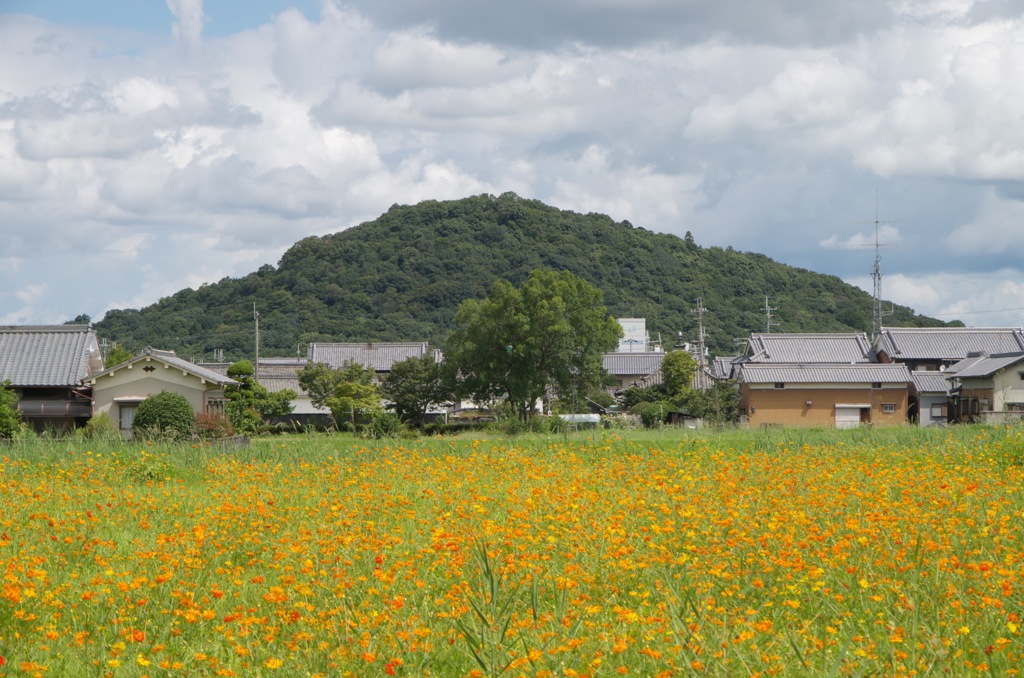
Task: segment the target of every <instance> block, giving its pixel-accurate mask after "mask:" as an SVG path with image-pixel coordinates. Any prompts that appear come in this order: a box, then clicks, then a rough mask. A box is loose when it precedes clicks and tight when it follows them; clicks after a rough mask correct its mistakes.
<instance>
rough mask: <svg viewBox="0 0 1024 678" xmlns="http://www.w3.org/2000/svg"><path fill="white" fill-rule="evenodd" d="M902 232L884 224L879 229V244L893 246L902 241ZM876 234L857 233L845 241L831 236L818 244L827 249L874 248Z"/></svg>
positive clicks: (836, 236)
mask: <svg viewBox="0 0 1024 678" xmlns="http://www.w3.org/2000/svg"><path fill="white" fill-rule="evenodd" d="M900 239H901V238H900V230H899V229H898V228H896V227H895V226H891V225H889V224H882V225H880V226H879V227H878V241H877V242H878V244H879V245H881V246H883V247H884V246H886V245H891V244H894V243H898V242H899V241H900ZM875 242H876V241H875V234H874V233H871V232H864V233H855V234H854V235H851V236H850V237H848V238H846V239H845V240H843V239H841V238H840V237H839V236H838V235H835V234H833V235H831V236H829V237H828V238H826V239H825V240H822V241H821V242H819V243H818V246H819V247H823V248H825V249H833V250H835V249H851V248H857V247H861V248H863V247H874V246H875Z"/></svg>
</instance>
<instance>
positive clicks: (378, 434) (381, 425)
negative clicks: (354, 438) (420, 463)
mask: <svg viewBox="0 0 1024 678" xmlns="http://www.w3.org/2000/svg"><path fill="white" fill-rule="evenodd" d="M404 430H405V426H404V425H403V424H402V420H401V418H400V417H399V416H398V415H397V414H395V413H394V412H378V413H377V414H375V415H373V418H372V419H371V420H370V424H369V426H367V427H366V428H365V429H363V436H364V437H366V438H377V439H379V438H395V437H397V436H399V435H400V434H401V433H402V431H404Z"/></svg>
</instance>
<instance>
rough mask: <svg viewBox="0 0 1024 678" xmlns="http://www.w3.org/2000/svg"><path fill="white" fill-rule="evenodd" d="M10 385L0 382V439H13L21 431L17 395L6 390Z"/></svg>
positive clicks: (6, 382) (7, 382)
mask: <svg viewBox="0 0 1024 678" xmlns="http://www.w3.org/2000/svg"><path fill="white" fill-rule="evenodd" d="M10 384H11V382H9V381H0V438H13V437H14V436H15V435H16V434H17V433H18V431H20V430H21V412H19V411H18V394H17V393H16V392H14V391H13V390H11V389H10V388H8V386H10Z"/></svg>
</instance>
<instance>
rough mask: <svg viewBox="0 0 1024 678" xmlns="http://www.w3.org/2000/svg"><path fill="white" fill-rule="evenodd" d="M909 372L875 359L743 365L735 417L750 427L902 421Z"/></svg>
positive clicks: (845, 426) (837, 425)
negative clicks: (848, 361) (871, 360)
mask: <svg viewBox="0 0 1024 678" xmlns="http://www.w3.org/2000/svg"><path fill="white" fill-rule="evenodd" d="M910 382H911V379H910V372H909V371H908V370H907V368H906V366H904V365H882V364H878V363H854V364H850V363H813V364H799V363H782V364H756V363H747V364H744V365H743V366H742V369H741V370H740V371H739V379H738V383H739V388H740V403H739V408H740V421H741V422H745V423H747V424H748V425H751V426H803V427H806V426H822V427H832V426H834V427H835V428H851V427H854V426H860V425H864V424H871V425H894V424H904V423H906V421H907V406H908V397H909V384H910Z"/></svg>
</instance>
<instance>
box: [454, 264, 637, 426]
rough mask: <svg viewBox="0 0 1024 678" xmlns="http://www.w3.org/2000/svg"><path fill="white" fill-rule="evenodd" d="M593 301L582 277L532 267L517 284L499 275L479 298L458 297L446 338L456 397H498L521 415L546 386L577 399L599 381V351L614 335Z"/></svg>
mask: <svg viewBox="0 0 1024 678" xmlns="http://www.w3.org/2000/svg"><path fill="white" fill-rule="evenodd" d="M601 301H602V295H601V291H600V290H598V289H597V288H595V287H594V286H593V285H591V284H590V283H588V282H587V281H585V280H583V279H582V278H578V277H576V276H575V275H573V274H572V273H569V272H568V271H562V272H560V273H559V272H555V271H549V270H544V269H537V270H534V271H533V272H532V273H530V277H529V278H528V279H527V280H526V282H524V283H523V285H522V287H520V288H516V287H514V286H513V285H512V284H511V283H508V282H505V281H504V280H499V281H498V282H496V283H495V284H494V288H493V290H492V291H491V294H490V296H488V297H487V298H486V299H483V300H481V301H476V300H473V299H470V300H468V301H465V302H463V303H462V304H461V305H460V306H459V310H458V312H457V313H456V315H455V325H456V329H455V330H454V331H453V332H452V333H451V334H450V335H449V337H448V357H449V359H450V360H451V362H452V364H453V365H454V366H455V367H456V368H457V369H458V371H459V373H460V377H461V381H460V383H459V387H458V392H459V395H462V396H467V397H470V398H473V399H474V400H477V401H480V402H484V401H490V400H495V399H497V398H506V399H507V401H508V403H509V405H510V406H511V408H512V409H513V411H514V412H515V413H516V415H517V416H518V417H519V418H520V419H521V420H523V421H525V420H527V419H528V418H529V417H530V415H531V414H532V412H533V408H534V404H535V403H536V402H537V400H539V399H541V398H543V397H545V395H547V393H548V390H549V389H550V390H551V391H552V392H553V393H554V394H555V395H556V396H558V397H560V398H565V399H568V400H569V401H570V402H579V403H582V402H585V397H586V392H587V389H588V388H590V387H591V386H594V385H599V384H600V383H601V380H602V375H603V370H602V366H601V353H602V352H604V351H608V350H611V349H612V348H614V346H615V343H616V341H618V339H619V337H620V336H622V329H621V327H620V326H619V324H618V323H617V322H615V320H614V319H613V318H611V317H610V316H609V315H608V313H607V311H606V310H605V307H604V306H602V305H601Z"/></svg>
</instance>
